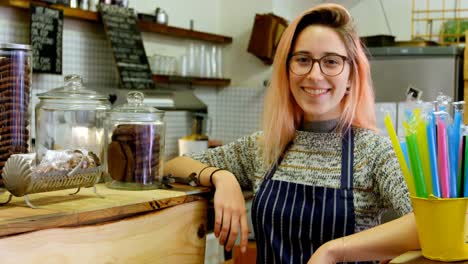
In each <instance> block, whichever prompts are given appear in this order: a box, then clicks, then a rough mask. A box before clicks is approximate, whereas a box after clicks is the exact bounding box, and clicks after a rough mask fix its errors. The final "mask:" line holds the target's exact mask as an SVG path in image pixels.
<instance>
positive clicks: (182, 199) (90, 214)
mask: <svg viewBox="0 0 468 264" xmlns="http://www.w3.org/2000/svg"><path fill="white" fill-rule="evenodd" d="M206 194H207V191H206V190H204V189H203V190H200V191H198V192H191V191H188V192H187V193H186V195H182V196H178V197H168V198H163V199H158V200H151V201H144V202H141V203H135V204H126V205H119V206H114V207H109V208H99V209H96V210H89V211H83V212H76V213H73V214H69V213H65V212H57V213H53V214H49V215H41V216H30V217H24V218H22V219H21V221H15V222H11V223H8V222H7V223H4V224H2V225H0V238H1V237H4V236H11V235H17V234H22V233H26V232H33V231H38V230H43V229H48V228H56V227H76V226H82V225H90V224H96V223H104V222H108V221H114V220H118V219H122V218H126V217H129V216H132V215H138V214H141V213H146V212H151V211H157V210H161V209H164V208H168V207H172V206H175V205H179V204H183V203H190V202H193V201H199V200H207V198H206ZM31 210H35V209H31ZM97 212H98V213H97Z"/></svg>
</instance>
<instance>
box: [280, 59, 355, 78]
mask: <svg viewBox="0 0 468 264" xmlns="http://www.w3.org/2000/svg"><path fill="white" fill-rule="evenodd" d="M347 61H349V59H348V57H346V56H343V55H339V54H328V55H325V56H323V57H321V58H320V59H314V58H312V57H311V56H309V55H307V54H305V53H296V54H293V55H291V56H290V57H289V61H288V65H289V70H290V71H291V72H292V73H294V74H296V75H299V76H303V75H307V74H309V72H310V71H311V70H312V67H313V66H314V64H315V62H318V64H319V67H320V71H321V72H322V73H323V74H325V75H327V76H330V77H333V76H337V75H339V74H340V73H342V72H343V69H344V65H345V62H347Z"/></svg>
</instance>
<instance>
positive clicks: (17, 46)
mask: <svg viewBox="0 0 468 264" xmlns="http://www.w3.org/2000/svg"><path fill="white" fill-rule="evenodd" d="M0 49H6V50H31V45H26V44H16V43H0Z"/></svg>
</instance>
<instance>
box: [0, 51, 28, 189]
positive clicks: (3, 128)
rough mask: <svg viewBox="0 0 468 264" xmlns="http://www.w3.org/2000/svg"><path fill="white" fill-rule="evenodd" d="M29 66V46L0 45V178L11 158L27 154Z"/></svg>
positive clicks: (0, 184)
mask: <svg viewBox="0 0 468 264" xmlns="http://www.w3.org/2000/svg"><path fill="white" fill-rule="evenodd" d="M31 62H32V60H31V48H30V46H29V45H23V44H9V43H0V175H1V174H2V170H3V166H4V165H5V163H6V161H7V160H8V158H9V157H10V156H11V155H12V154H16V153H27V152H29V150H30V146H31V142H30V120H29V119H30V116H31V107H30V98H31V79H32V63H31ZM2 185H3V183H2V181H1V178H0V186H2Z"/></svg>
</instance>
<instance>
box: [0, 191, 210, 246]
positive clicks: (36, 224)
mask: <svg viewBox="0 0 468 264" xmlns="http://www.w3.org/2000/svg"><path fill="white" fill-rule="evenodd" d="M96 187H97V192H98V193H99V194H100V195H102V196H104V198H100V197H98V196H97V195H96V194H95V193H94V192H93V188H82V189H81V191H80V192H79V193H77V194H75V195H70V193H73V192H74V191H75V189H68V190H61V191H54V192H47V193H37V194H31V195H30V196H29V197H30V201H31V203H32V204H34V205H35V206H37V207H39V208H38V209H32V208H30V207H28V205H27V204H26V203H25V200H24V197H13V199H12V201H11V202H10V203H8V204H7V205H4V206H0V237H4V236H10V235H14V234H20V233H24V232H31V231H37V230H42V229H47V228H54V227H71V226H81V225H90V224H95V223H102V222H106V221H112V220H117V219H122V218H124V217H127V216H130V215H135V214H140V213H145V212H150V211H156V210H159V209H163V208H166V207H171V206H174V205H178V204H183V203H188V202H192V201H198V200H202V199H204V198H203V197H202V194H203V193H208V192H209V188H206V187H196V188H195V187H191V186H188V185H180V184H175V185H174V188H173V189H170V190H166V189H158V190H148V191H123V190H112V189H109V188H107V187H105V185H104V184H98V185H96ZM8 196H9V193H8V192H5V193H3V194H0V202H4V201H6V200H7V199H8Z"/></svg>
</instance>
